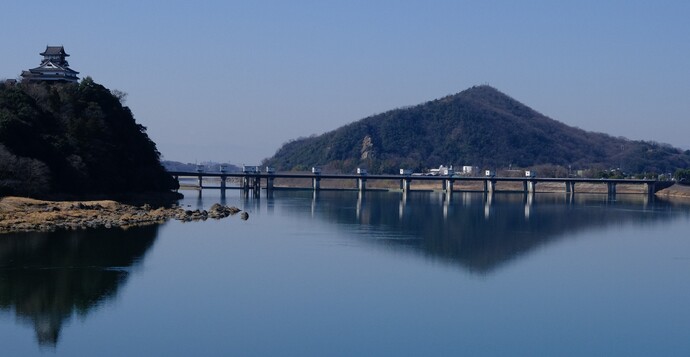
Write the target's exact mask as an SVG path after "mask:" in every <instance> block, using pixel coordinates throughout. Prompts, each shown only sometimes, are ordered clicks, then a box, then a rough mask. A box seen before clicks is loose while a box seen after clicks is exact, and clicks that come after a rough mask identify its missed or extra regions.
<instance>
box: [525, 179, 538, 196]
mask: <svg viewBox="0 0 690 357" xmlns="http://www.w3.org/2000/svg"><path fill="white" fill-rule="evenodd" d="M527 192H529V193H535V192H537V181H534V180H531V181H527Z"/></svg>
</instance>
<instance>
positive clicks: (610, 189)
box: [606, 182, 616, 196]
mask: <svg viewBox="0 0 690 357" xmlns="http://www.w3.org/2000/svg"><path fill="white" fill-rule="evenodd" d="M606 188H607V190H606V191H607V193H608V195H609V196H615V195H616V183H615V182H607V183H606Z"/></svg>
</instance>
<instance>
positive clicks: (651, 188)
mask: <svg viewBox="0 0 690 357" xmlns="http://www.w3.org/2000/svg"><path fill="white" fill-rule="evenodd" d="M645 185H646V186H647V196H654V194H655V193H656V182H647V183H646V184H645Z"/></svg>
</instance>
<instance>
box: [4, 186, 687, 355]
mask: <svg viewBox="0 0 690 357" xmlns="http://www.w3.org/2000/svg"><path fill="white" fill-rule="evenodd" d="M183 193H184V194H185V196H186V197H185V199H184V200H183V201H181V204H182V205H184V206H185V207H188V208H189V209H196V208H208V207H210V206H211V205H212V204H214V203H217V202H221V203H224V204H228V205H234V206H237V207H239V208H241V209H243V210H246V211H247V212H249V219H248V220H247V221H243V220H241V219H240V217H239V215H237V216H233V217H229V218H226V219H223V220H218V221H213V220H209V221H206V222H191V223H182V222H178V221H170V222H168V223H165V224H162V225H158V226H148V227H141V228H133V229H128V230H125V231H123V230H119V229H109V230H108V229H102V230H83V231H76V232H56V233H22V234H8V235H1V236H0V351H1V354H2V355H7V356H31V355H60V356H63V355H64V356H95V355H98V356H151V355H158V356H164V355H165V356H171V355H198V356H213V355H222V356H227V355H238V356H266V355H271V356H276V355H281V356H360V355H395V356H421V355H424V356H434V355H435V356H448V355H471V356H482V355H488V356H505V355H558V356H567V355H573V356H582V355H588V356H591V355H626V356H634V355H638V356H648V355H661V356H681V355H683V356H684V355H687V354H688V353H689V352H690V306H689V305H688V302H690V279H688V273H689V272H690V234H688V232H690V203H689V202H682V201H680V202H672V201H664V200H661V199H658V198H657V199H648V198H646V196H644V195H620V194H619V195H618V196H617V197H616V198H615V199H609V198H608V197H607V196H606V195H584V194H583V195H580V194H576V195H575V196H574V197H572V196H566V195H565V194H546V193H544V194H542V193H537V194H536V195H534V196H531V197H525V196H524V195H522V194H515V193H496V194H494V195H493V196H490V197H487V196H485V195H484V194H482V193H459V192H457V193H454V194H453V195H452V196H451V197H448V196H445V195H444V194H443V193H440V192H410V193H408V194H406V195H403V194H402V193H395V192H366V193H365V194H363V195H362V194H359V193H358V192H342V191H322V192H319V193H318V195H316V196H315V195H314V194H313V193H312V192H310V191H276V192H274V193H273V194H272V195H271V196H270V197H267V195H266V193H265V192H262V195H263V196H262V197H251V196H249V197H244V196H243V195H242V194H241V193H240V191H236V190H233V191H228V194H227V196H226V197H225V198H221V197H220V196H219V192H218V191H215V190H206V191H204V192H203V196H201V197H199V196H198V194H197V192H196V191H185V192H183Z"/></svg>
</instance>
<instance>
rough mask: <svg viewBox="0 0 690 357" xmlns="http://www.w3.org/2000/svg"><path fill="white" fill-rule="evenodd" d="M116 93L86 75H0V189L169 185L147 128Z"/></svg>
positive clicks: (86, 190) (120, 189)
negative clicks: (20, 78)
mask: <svg viewBox="0 0 690 357" xmlns="http://www.w3.org/2000/svg"><path fill="white" fill-rule="evenodd" d="M118 94H119V92H117V91H115V94H113V93H111V91H110V90H108V89H107V88H105V87H104V86H102V85H100V84H98V83H96V82H94V81H93V80H92V79H91V78H88V77H87V78H85V79H84V80H82V81H81V82H80V83H54V84H49V83H29V82H20V83H13V82H0V196H1V195H26V196H37V195H45V194H55V193H59V194H70V195H92V194H122V193H140V192H170V190H171V189H174V188H176V186H177V182H176V181H175V180H174V179H172V177H170V175H168V174H167V173H166V171H165V169H164V168H163V166H161V163H160V153H159V152H158V150H156V145H155V143H154V142H153V141H151V139H149V137H148V135H147V134H146V128H145V127H143V126H142V125H140V124H137V123H136V121H135V120H134V117H133V115H132V112H131V111H130V110H129V108H128V107H126V106H123V105H122V103H121V98H122V94H120V96H118Z"/></svg>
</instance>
